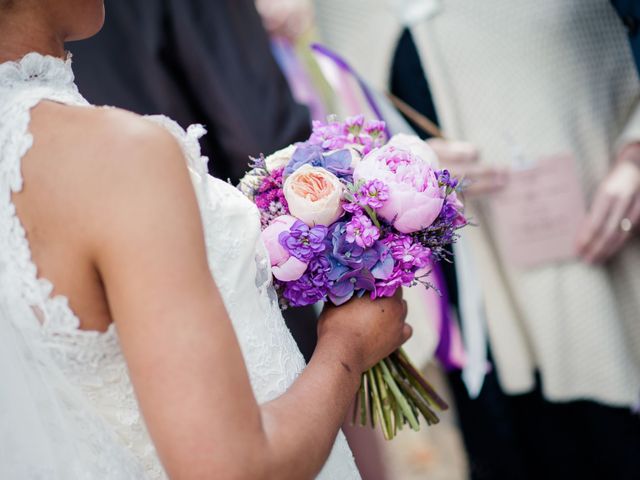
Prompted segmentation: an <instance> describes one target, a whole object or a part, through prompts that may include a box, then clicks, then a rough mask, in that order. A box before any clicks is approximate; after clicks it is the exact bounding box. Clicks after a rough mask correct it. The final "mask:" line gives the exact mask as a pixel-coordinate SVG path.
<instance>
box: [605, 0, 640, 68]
mask: <svg viewBox="0 0 640 480" xmlns="http://www.w3.org/2000/svg"><path fill="white" fill-rule="evenodd" d="M611 3H612V4H613V6H614V8H615V9H616V11H617V12H618V14H619V15H620V18H621V19H622V21H623V23H624V24H625V26H626V27H627V32H628V33H629V41H630V42H631V51H632V52H633V58H634V60H635V62H636V67H638V69H639V70H640V0H611Z"/></svg>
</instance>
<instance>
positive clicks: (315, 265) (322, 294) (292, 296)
mask: <svg viewBox="0 0 640 480" xmlns="http://www.w3.org/2000/svg"><path fill="white" fill-rule="evenodd" d="M330 272H331V262H330V261H329V259H328V258H327V257H325V256H323V255H319V256H317V257H315V258H313V259H312V260H311V261H310V262H309V266H308V267H307V271H306V272H305V273H304V275H302V277H300V278H299V279H298V280H295V281H293V282H287V283H285V284H284V291H283V294H282V295H283V297H284V298H285V299H287V301H288V302H289V304H290V305H291V306H292V307H304V306H307V305H313V304H314V303H318V302H319V301H322V300H325V299H326V297H327V294H328V293H329V289H330V287H331V286H332V285H333V282H332V281H331V280H330V279H329V273H330Z"/></svg>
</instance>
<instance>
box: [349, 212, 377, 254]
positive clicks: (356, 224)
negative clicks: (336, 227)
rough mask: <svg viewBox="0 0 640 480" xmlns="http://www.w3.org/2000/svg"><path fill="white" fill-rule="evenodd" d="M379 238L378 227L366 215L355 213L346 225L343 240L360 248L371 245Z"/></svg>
mask: <svg viewBox="0 0 640 480" xmlns="http://www.w3.org/2000/svg"><path fill="white" fill-rule="evenodd" d="M378 238H380V229H379V228H378V227H376V226H375V225H374V224H373V223H371V220H369V218H368V217H365V216H364V215H357V216H355V217H353V218H352V219H351V221H350V222H349V223H347V225H346V230H345V240H346V241H347V242H349V243H356V244H357V245H358V246H360V247H362V248H369V247H371V246H372V245H373V244H374V243H375V241H376V240H378Z"/></svg>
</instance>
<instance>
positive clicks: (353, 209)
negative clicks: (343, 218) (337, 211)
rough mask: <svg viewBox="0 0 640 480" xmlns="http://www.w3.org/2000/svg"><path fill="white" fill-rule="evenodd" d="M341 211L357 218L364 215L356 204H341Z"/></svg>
mask: <svg viewBox="0 0 640 480" xmlns="http://www.w3.org/2000/svg"><path fill="white" fill-rule="evenodd" d="M342 209H343V210H344V211H345V212H349V213H351V214H353V216H355V217H357V216H358V215H364V211H363V210H362V207H361V206H360V205H358V204H357V203H351V202H345V203H343V204H342Z"/></svg>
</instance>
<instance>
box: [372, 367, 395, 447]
mask: <svg viewBox="0 0 640 480" xmlns="http://www.w3.org/2000/svg"><path fill="white" fill-rule="evenodd" d="M380 365H381V363H379V364H378V365H376V366H375V367H373V369H374V372H375V375H376V379H377V384H378V391H379V392H380V399H381V402H382V418H381V419H380V424H381V426H382V433H383V434H384V438H385V439H386V440H391V439H392V438H393V437H392V436H391V404H390V403H389V392H388V391H387V385H386V383H385V381H384V379H383V375H382V371H381V370H380Z"/></svg>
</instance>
